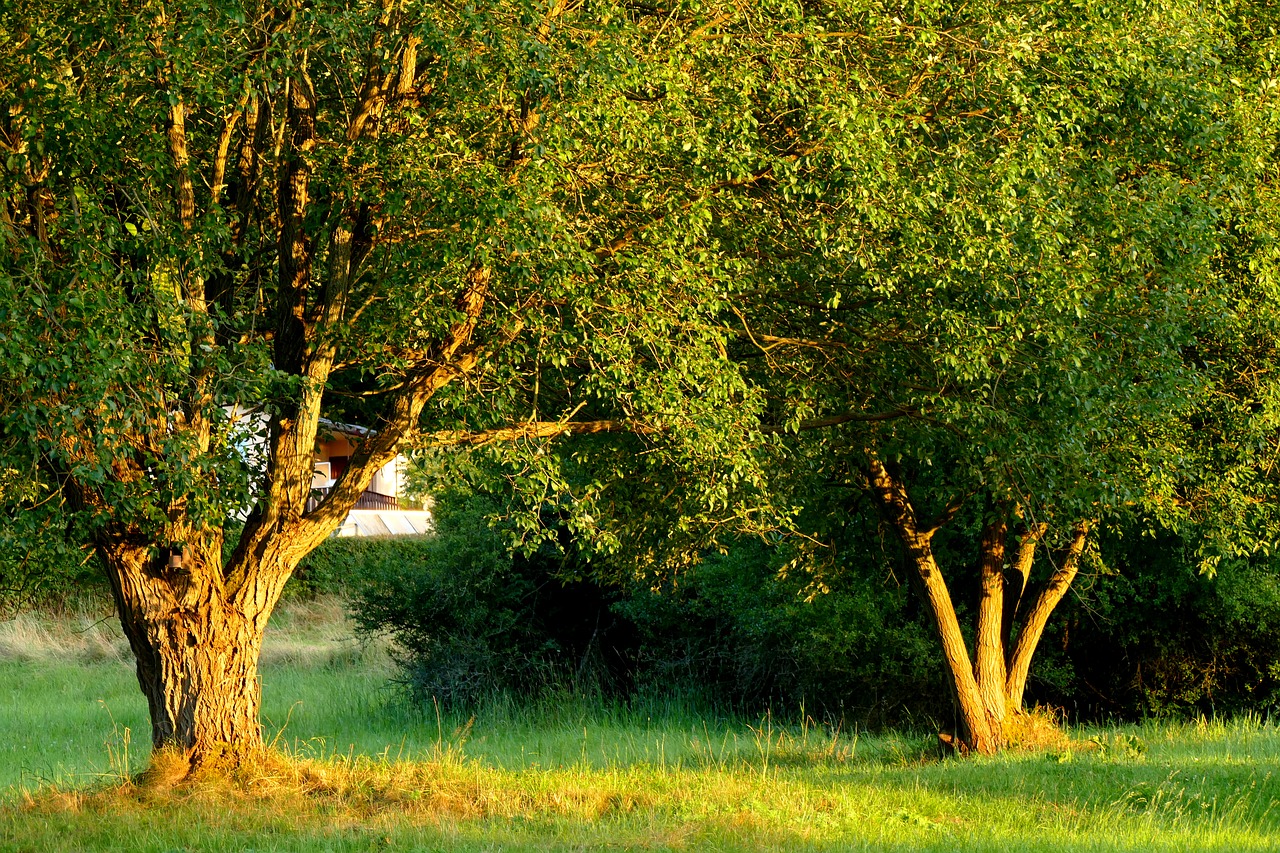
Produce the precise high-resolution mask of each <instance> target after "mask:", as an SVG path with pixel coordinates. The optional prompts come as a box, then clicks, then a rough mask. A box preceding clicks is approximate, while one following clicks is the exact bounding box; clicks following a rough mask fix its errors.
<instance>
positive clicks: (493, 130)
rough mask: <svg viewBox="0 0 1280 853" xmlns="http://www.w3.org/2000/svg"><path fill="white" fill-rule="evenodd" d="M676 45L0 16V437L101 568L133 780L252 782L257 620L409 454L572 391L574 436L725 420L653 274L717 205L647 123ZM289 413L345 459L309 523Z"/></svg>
mask: <svg viewBox="0 0 1280 853" xmlns="http://www.w3.org/2000/svg"><path fill="white" fill-rule="evenodd" d="M710 14H711V13H710V12H709V11H705V10H699V9H696V8H695V9H690V10H688V12H687V13H681V14H680V15H674V16H673V15H670V14H665V13H664V14H663V15H661V16H659V15H657V14H654V10H649V11H648V12H646V11H643V10H641V11H635V10H631V11H629V10H628V8H627V7H625V6H612V5H603V6H598V7H597V6H592V7H591V8H590V9H587V8H584V7H583V6H581V5H580V4H578V5H575V4H569V3H563V2H558V0H556V2H552V3H550V4H539V3H532V2H523V1H522V0H516V1H515V2H498V3H494V4H489V5H482V6H479V7H473V6H466V7H458V8H453V7H448V6H440V5H438V4H419V3H394V2H376V3H375V2H360V3H356V4H354V5H351V4H347V3H330V2H320V3H309V4H302V3H289V2H286V3H274V2H235V1H234V0H227V2H215V3H213V4H209V3H206V2H199V3H196V2H187V0H173V2H130V3H125V4H100V3H90V4H88V5H85V4H81V3H65V2H55V3H45V2H39V3H36V2H18V3H13V4H9V5H7V6H6V7H5V10H4V11H3V13H2V16H3V19H2V20H0V64H2V65H3V68H2V69H0V79H3V81H4V82H3V83H2V84H0V86H2V87H3V88H0V99H2V100H3V102H4V119H3V128H2V135H0V144H2V145H3V148H4V152H3V153H4V157H5V159H4V170H3V181H4V185H3V188H2V189H0V194H2V195H3V199H2V200H0V235H3V242H4V250H3V261H2V262H0V263H2V264H3V265H2V266H0V288H2V289H3V299H2V300H0V362H2V363H3V365H4V367H3V371H4V373H3V379H4V384H5V388H6V391H5V396H4V399H3V405H2V406H0V418H2V420H0V430H3V437H4V439H5V441H4V444H5V447H6V453H7V454H8V455H7V458H8V459H9V460H10V461H11V462H12V464H14V465H17V466H18V467H20V468H22V469H23V470H28V471H30V472H31V477H33V478H34V479H36V480H38V481H39V482H40V483H41V484H42V488H44V489H45V490H46V492H45V494H46V495H47V494H48V490H55V491H56V493H57V494H59V495H61V497H62V498H63V499H64V500H65V502H66V506H67V508H68V509H69V510H70V512H71V513H72V515H73V516H74V518H75V520H76V524H77V529H78V530H79V531H81V532H82V534H83V535H84V536H86V537H88V538H89V539H90V540H91V541H92V542H93V544H94V546H95V548H96V550H97V551H98V553H99V554H100V555H101V558H102V560H103V562H104V563H105V567H106V571H107V574H108V577H109V580H110V584H111V588H112V592H113V595H114V600H115V604H116V607H117V610H118V612H119V615H120V619H121V622H122V625H123V627H124V631H125V634H126V635H127V637H128V639H129V642H130V646H131V648H132V650H133V652H134V654H135V656H136V658H137V674H138V680H139V684H140V685H141V687H142V690H143V693H144V694H145V695H146V698H147V701H148V703H149V707H150V713H151V721H152V739H153V743H154V745H155V747H156V748H167V749H174V750H177V751H178V752H179V753H180V754H181V755H182V756H183V757H184V758H185V759H186V760H187V761H188V762H189V765H190V766H191V767H192V768H198V767H203V766H209V765H218V764H220V763H222V762H225V761H230V762H235V761H239V760H241V759H242V758H243V757H244V756H245V755H248V754H252V753H253V752H254V751H256V750H257V749H259V748H260V746H261V734H260V729H259V723H258V702H259V681H258V670H257V661H258V653H259V649H260V647H261V642H262V636H263V630H264V628H265V626H266V623H267V619H268V617H269V615H270V613H271V610H272V607H273V606H274V604H275V603H276V601H277V599H278V597H279V595H280V593H281V589H282V587H283V585H284V584H285V582H286V580H287V579H288V577H289V575H290V573H291V572H292V571H293V569H294V567H295V566H296V565H297V563H298V561H299V560H300V559H301V558H302V557H303V556H304V555H305V554H307V553H308V552H309V551H310V550H311V549H312V548H314V547H315V546H316V545H317V544H318V543H319V542H321V541H322V540H323V539H324V538H325V537H326V536H328V535H329V534H330V533H331V532H332V531H333V530H334V529H335V527H336V526H337V525H338V524H339V523H340V521H341V519H342V518H343V517H344V516H345V514H346V513H347V511H348V510H349V509H350V508H351V506H352V505H353V503H354V501H355V500H356V499H357V497H358V496H359V495H360V493H361V492H362V491H363V490H364V488H365V487H366V486H367V485H368V483H369V482H370V480H371V478H372V476H373V474H374V472H376V471H377V470H378V469H379V468H380V467H381V466H382V465H383V464H384V463H386V462H387V461H389V460H390V459H391V458H393V456H394V455H395V454H396V453H397V451H398V448H399V447H400V446H401V445H402V444H403V443H404V442H405V441H406V440H408V439H410V438H412V437H413V436H414V435H415V434H417V433H418V432H419V430H420V428H422V429H426V430H431V429H435V430H441V429H445V428H451V427H453V428H456V427H470V428H474V427H476V426H481V427H486V426H487V427H494V426H500V425H503V424H509V423H510V422H513V421H514V422H520V421H524V420H526V419H529V418H530V412H531V411H532V412H533V414H534V418H535V419H536V417H537V415H538V413H539V412H545V411H546V408H545V403H544V404H539V402H538V401H539V397H538V393H539V392H538V388H539V386H538V381H539V380H538V377H540V376H541V371H542V370H543V368H544V366H545V368H546V369H547V370H548V371H554V369H555V367H556V366H557V365H564V364H565V363H566V362H567V361H568V360H569V359H571V358H572V359H575V360H576V361H577V363H594V364H598V365H602V369H601V370H600V371H599V372H598V373H597V374H594V375H591V376H590V377H589V380H587V381H583V382H582V383H580V384H579V385H578V386H575V390H574V393H575V398H574V399H573V400H572V401H571V404H572V405H573V406H574V407H575V411H576V410H580V409H581V408H582V406H584V405H586V406H588V409H587V410H586V412H585V414H593V409H592V407H597V408H600V407H606V408H600V411H599V412H594V413H595V414H603V415H604V416H606V417H607V416H608V415H609V414H611V413H612V412H611V411H609V410H608V409H607V406H610V405H611V406H613V412H621V413H622V414H627V413H628V412H634V411H635V410H636V409H638V408H640V407H647V406H650V405H651V404H653V403H654V400H655V399H656V398H660V397H662V396H663V395H666V396H667V397H668V398H670V397H671V396H672V395H673V394H675V395H677V396H680V397H681V399H686V400H696V402H695V403H692V404H689V405H686V406H684V407H683V408H682V410H681V412H680V416H679V418H677V419H676V420H678V421H679V422H680V423H685V422H689V421H691V420H697V419H698V418H699V417H704V418H705V419H707V420H709V421H714V420H716V419H717V418H722V417H725V415H724V413H725V412H727V411H729V408H728V407H726V406H725V405H724V401H725V399H726V395H732V394H734V393H736V392H735V391H734V389H733V387H732V386H733V377H732V376H731V375H726V376H725V377H721V376H718V375H716V374H714V373H712V372H709V368H710V366H711V365H713V364H714V363H715V362H716V360H717V359H719V353H721V352H722V344H721V342H720V340H719V338H718V337H717V336H715V335H706V334H702V333H701V332H699V331H698V330H699V329H700V328H703V326H702V325H699V324H692V325H691V324H690V323H688V322H686V321H687V320H688V319H690V318H693V317H695V316H697V315H700V314H701V313H704V312H711V313H713V314H714V313H716V312H718V311H719V310H720V309H721V307H722V305H723V301H724V299H725V296H726V293H727V292H728V291H726V289H724V288H719V289H717V288H709V287H707V286H706V283H707V282H713V281H718V280H721V279H722V278H723V275H722V271H718V270H717V268H716V261H715V260H714V259H711V260H707V259H698V258H692V259H691V258H689V257H687V256H686V249H687V248H688V247H689V246H690V245H691V244H692V243H693V242H696V241H697V240H698V239H699V235H702V234H704V233H705V231H706V228H707V223H706V221H705V212H704V207H705V198H706V197H708V196H711V195H714V194H715V193H717V192H719V191H721V190H722V189H723V187H725V186H728V185H731V184H732V182H733V181H734V180H735V176H734V175H733V174H729V175H728V176H726V175H725V174H724V171H723V169H724V164H719V165H718V166H717V169H716V170H710V169H705V168H703V169H697V168H693V166H692V165H691V163H692V160H691V158H690V157H688V156H686V153H687V150H688V146H685V147H682V145H681V139H680V134H679V133H678V132H677V133H674V134H673V133H672V128H679V127H682V126H686V127H687V126H691V125H692V113H691V111H690V110H689V109H688V108H687V104H686V103H685V101H684V100H682V99H681V98H676V97H667V96H666V94H665V91H666V88H667V87H668V86H670V87H671V88H673V89H674V88H675V86H676V85H677V84H679V83H680V81H681V80H683V79H684V77H683V76H682V75H684V71H683V70H682V69H681V67H680V65H679V63H677V62H670V63H668V61H667V58H668V57H669V56H670V53H671V49H672V46H673V45H679V44H680V43H681V42H682V41H683V40H684V39H685V38H686V37H689V36H690V35H691V34H693V35H694V37H695V38H696V34H697V32H698V31H699V28H700V27H703V26H704V24H706V23H708V21H709V18H708V17H707V16H708V15H710ZM695 267H697V272H696V274H695V273H694V272H693V270H694V268H695ZM627 353H633V354H634V353H640V354H641V355H640V356H637V357H636V358H637V359H639V360H642V361H644V363H645V365H647V367H646V368H645V370H640V369H635V370H633V369H629V368H628V369H622V367H620V366H619V365H625V364H627V363H628V362H627V358H626V354H627ZM676 354H678V355H679V358H678V359H677V358H676V357H675V356H676ZM677 361H678V362H679V363H678V364H677V363H676V362H677ZM646 371H647V372H646ZM693 384H696V385H697V386H698V393H697V394H691V393H690V394H685V393H683V392H681V391H680V389H682V388H688V387H689V386H690V385H693ZM620 388H621V390H619V389H620ZM611 401H612V402H611ZM525 406H529V408H524V407H525ZM517 407H520V410H519V411H517ZM246 410H247V411H252V412H261V413H264V414H265V415H266V421H265V423H266V426H265V433H264V434H262V435H261V436H258V437H255V436H253V435H251V433H252V432H253V430H254V429H255V426H254V425H255V424H257V423H259V422H260V421H261V419H259V418H242V417H238V415H239V414H240V413H243V412H244V411H246ZM658 411H660V410H658ZM699 412H701V415H699ZM556 414H558V413H556ZM322 415H325V416H328V417H343V418H351V419H357V420H358V421H359V422H361V423H365V424H368V425H369V426H371V427H373V428H374V430H375V431H374V432H371V433H370V435H369V436H368V438H367V439H366V440H365V441H363V442H362V443H361V444H360V446H359V447H358V449H357V450H356V452H355V454H354V455H353V457H352V459H351V462H350V464H349V466H348V468H347V469H346V471H345V472H344V473H343V475H342V476H341V477H340V478H339V480H338V482H337V484H336V485H335V487H334V488H333V490H332V491H331V492H330V493H329V495H328V496H327V497H325V498H324V499H323V500H321V501H319V503H318V505H317V506H315V508H314V509H310V510H308V509H307V502H308V499H309V498H310V497H311V488H310V482H311V471H312V466H313V458H314V457H313V449H314V446H315V442H316V438H317V433H318V430H319V429H320V418H321V416H322ZM424 418H425V419H426V422H425V423H424ZM677 426H678V424H677ZM678 432H679V430H678V429H675V430H673V433H678ZM256 440H260V441H261V442H262V443H263V444H262V446H263V447H265V454H264V455H265V463H264V466H265V467H264V470H258V469H257V468H256V467H255V466H254V464H252V462H251V460H249V459H247V458H246V456H248V455H252V454H247V453H246V451H245V448H246V446H252V445H253V444H254V442H255V441H256ZM237 533H238V535H237Z"/></svg>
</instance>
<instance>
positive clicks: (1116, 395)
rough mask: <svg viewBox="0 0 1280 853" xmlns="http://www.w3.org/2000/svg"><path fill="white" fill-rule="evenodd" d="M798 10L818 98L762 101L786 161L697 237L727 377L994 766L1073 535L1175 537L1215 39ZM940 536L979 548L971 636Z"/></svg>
mask: <svg viewBox="0 0 1280 853" xmlns="http://www.w3.org/2000/svg"><path fill="white" fill-rule="evenodd" d="M823 8H824V10H826V11H827V13H828V14H827V19H826V20H825V21H824V26H825V27H826V28H827V32H826V34H825V36H824V37H822V38H818V37H817V36H816V34H812V33H811V34H810V36H809V37H810V39H811V40H812V42H811V43H812V45H813V47H812V50H813V51H814V53H815V55H817V56H819V57H821V59H822V65H821V70H817V69H814V70H813V71H812V73H811V75H806V74H805V73H803V72H794V73H793V74H792V75H791V76H785V75H777V76H771V75H773V73H774V71H775V69H774V68H771V69H770V73H765V72H763V71H762V72H760V73H759V74H758V75H757V76H758V88H757V90H756V94H755V99H756V100H757V101H758V102H761V103H766V102H768V99H769V98H775V99H778V100H781V101H784V102H786V103H788V106H789V107H790V109H789V110H786V111H783V110H779V109H775V110H774V111H773V112H774V113H775V114H779V115H785V116H786V119H785V121H786V122H787V123H788V126H789V127H790V129H791V134H792V136H793V138H794V140H795V141H794V143H793V148H794V149H795V150H797V151H799V152H802V153H801V155H800V156H799V157H797V158H795V159H794V160H793V161H790V162H789V163H788V164H786V165H785V167H784V164H783V163H781V162H780V163H777V164H776V165H775V166H774V167H773V169H772V171H771V173H770V175H771V181H773V182H774V183H775V185H776V186H777V187H778V188H779V189H778V191H770V192H765V191H761V192H759V193H758V194H757V195H756V196H755V201H756V206H755V207H754V208H753V209H752V210H750V211H749V212H742V213H739V212H726V214H725V216H724V226H723V228H722V229H721V230H720V231H718V232H717V234H719V235H720V236H721V237H722V239H723V240H724V241H725V242H726V244H730V245H733V246H734V247H735V248H736V249H737V250H738V251H739V252H740V253H741V255H742V256H743V257H747V258H751V259H752V262H753V279H754V287H755V289H754V290H753V291H750V292H748V293H747V294H744V298H743V299H742V300H740V301H738V302H737V303H735V305H734V315H733V316H732V317H730V318H729V320H728V322H727V325H729V326H730V327H732V329H733V331H734V332H735V335H736V338H737V341H736V343H735V344H734V345H733V346H731V347H730V355H731V356H733V357H734V358H735V359H736V360H737V362H738V363H739V364H740V365H742V369H743V371H744V375H745V376H746V377H748V378H749V380H750V381H751V382H753V383H754V384H755V385H756V386H757V387H759V388H761V389H764V393H765V394H766V395H768V396H769V397H770V398H771V403H770V405H769V406H768V407H766V410H765V413H764V419H765V422H766V423H774V424H779V423H781V424H786V425H788V426H789V427H790V428H792V429H793V430H794V431H795V438H794V439H792V440H788V441H786V442H784V445H785V446H789V447H790V448H791V451H790V452H791V454H792V456H791V458H792V460H793V464H791V465H785V466H783V467H782V468H781V471H782V472H784V473H782V476H780V477H778V478H776V479H775V482H776V483H778V489H779V491H785V490H786V489H787V488H789V487H790V488H795V487H796V486H795V484H798V483H804V482H806V481H808V482H810V483H813V484H814V485H811V486H808V487H807V488H808V489H809V490H810V492H809V497H812V496H813V491H812V490H814V489H821V488H841V487H846V488H857V489H864V490H866V491H867V492H869V494H870V495H871V497H872V498H873V500H874V502H875V504H876V505H878V506H879V507H880V510H881V511H882V513H883V517H884V519H885V523H886V525H887V526H888V528H889V529H890V530H892V531H893V532H894V533H895V534H896V536H897V538H898V539H899V540H900V542H901V545H902V548H903V550H904V552H905V555H906V562H907V565H908V567H909V571H910V572H911V573H912V574H913V575H914V585H916V586H917V587H918V589H919V591H920V593H921V594H922V596H923V598H924V600H925V602H926V604H927V608H928V611H929V613H930V614H931V617H932V620H933V622H934V624H935V627H936V630H937V633H938V637H939V640H940V644H941V650H942V655H941V663H942V666H943V668H944V670H945V671H946V673H947V675H948V679H949V681H950V683H951V685H952V688H953V693H954V696H955V699H956V701H957V709H958V717H959V723H960V731H959V732H958V733H957V735H958V745H959V746H960V747H961V748H962V749H964V750H966V751H977V752H984V753H985V752H992V751H995V750H998V749H999V748H1001V746H1002V744H1003V742H1004V734H1003V727H1004V724H1005V722H1006V720H1007V719H1008V717H1009V715H1010V714H1012V713H1014V712H1016V711H1018V710H1020V708H1021V703H1022V698H1023V692H1024V689H1025V686H1026V682H1027V677H1028V670H1029V666H1030V662H1031V658H1032V654H1033V653H1034V651H1035V647H1036V645H1037V643H1038V640H1039V638H1040V636H1041V633H1042V631H1043V629H1044V626H1045V621H1046V619H1047V617H1048V615H1049V613H1050V612H1051V611H1052V609H1053V607H1054V606H1055V604H1056V603H1057V602H1058V601H1059V600H1060V599H1061V598H1062V596H1063V595H1064V594H1065V593H1066V591H1067V590H1068V588H1069V586H1070V584H1071V582H1072V580H1073V578H1074V576H1075V574H1076V573H1077V571H1078V570H1079V566H1080V560H1081V555H1082V554H1083V553H1085V548H1086V547H1087V538H1088V533H1089V529H1090V526H1091V525H1093V524H1095V523H1097V522H1098V521H1100V520H1105V519H1106V518H1108V517H1109V516H1112V515H1113V514H1115V513H1134V514H1137V515H1138V516H1139V517H1141V518H1146V519H1156V518H1161V517H1163V518H1165V519H1169V518H1173V517H1175V516H1177V515H1178V514H1179V513H1180V512H1182V511H1183V509H1184V508H1183V506H1182V502H1183V499H1184V497H1185V496H1184V494H1183V492H1182V491H1181V490H1182V489H1184V487H1185V484H1186V483H1187V482H1188V478H1189V477H1191V476H1197V475H1198V472H1196V471H1193V470H1192V464H1191V458H1190V456H1189V455H1188V454H1187V453H1186V452H1185V448H1186V447H1187V439H1188V435H1189V433H1190V431H1191V429H1192V428H1193V420H1192V414H1193V412H1195V411H1199V410H1200V407H1201V406H1202V405H1203V404H1204V402H1205V401H1206V399H1207V394H1208V393H1209V391H1210V388H1211V386H1212V384H1213V383H1214V382H1215V381H1216V380H1215V378H1214V377H1213V376H1212V375H1211V374H1209V373H1206V372H1205V371H1203V370H1201V369H1200V368H1199V366H1198V365H1197V364H1196V363H1195V361H1194V358H1192V357H1191V350H1192V349H1193V348H1194V346H1195V344H1196V341H1197V339H1198V338H1197V335H1198V334H1200V333H1202V332H1203V330H1204V329H1205V328H1206V327H1207V324H1209V323H1210V322H1211V321H1213V320H1214V318H1215V317H1220V316H1221V315H1222V314H1223V312H1230V311H1231V310H1233V306H1231V305H1230V304H1229V302H1228V300H1226V299H1224V298H1223V294H1222V291H1221V289H1220V288H1219V287H1218V284H1217V282H1216V279H1215V276H1214V273H1213V271H1212V268H1211V263H1210V260H1211V258H1212V257H1213V255H1214V253H1215V252H1216V251H1217V246H1218V245H1219V238H1220V236H1221V225H1222V219H1221V217H1220V210H1221V206H1222V204H1223V203H1224V199H1225V198H1226V195H1225V193H1229V192H1230V187H1231V186H1232V182H1233V181H1235V180H1238V179H1239V177H1240V174H1241V173H1238V172H1233V171H1232V170H1233V168H1234V166H1233V160H1234V159H1235V151H1234V150H1233V148H1232V146H1234V145H1235V144H1236V142H1237V140H1236V138H1235V137H1234V136H1233V131H1232V130H1231V127H1230V124H1231V118H1230V110H1229V108H1228V99H1227V98H1226V97H1225V93H1226V92H1227V90H1228V86H1229V84H1228V81H1227V80H1226V79H1225V78H1224V77H1223V75H1222V74H1221V72H1220V62H1221V57H1220V56H1219V55H1217V54H1216V53H1215V51H1216V50H1217V49H1219V48H1220V47H1223V46H1225V45H1227V44H1228V43H1229V40H1228V39H1227V38H1226V32H1227V29H1226V27H1225V25H1224V24H1225V22H1224V20H1223V19H1220V18H1219V17H1217V15H1216V12H1214V11H1211V10H1202V9H1199V8H1197V7H1195V6H1194V5H1193V4H1177V3H1171V4H1155V5H1145V4H1120V5H1119V6H1117V5H1116V4H1100V3H1099V4H1094V3H1083V4H1073V5H1071V6H1070V7H1066V6H1062V5H1060V4H1039V5H1031V6H1019V7H1016V8H1012V7H999V6H995V5H992V6H985V5H982V4H979V5H978V6H966V7H965V8H964V9H963V10H960V9H958V8H952V7H950V6H948V5H947V4H933V5H930V4H925V5H921V6H917V7H913V8H912V10H911V11H910V12H909V13H908V12H903V11H902V10H890V9H880V8H878V9H872V10H868V9H866V8H859V9H857V10H853V9H845V8H842V7H837V6H836V5H834V4H833V5H832V6H824V7H823ZM835 69H839V70H838V72H836V73H833V71H834V70H835ZM779 79H781V80H783V81H786V82H785V83H784V82H778V80H779ZM813 427H825V430H823V431H822V432H820V433H819V432H813V431H811V429H812V428H813ZM1196 464H1198V463H1196ZM805 502H806V495H805V493H804V489H803V488H800V489H798V490H797V493H796V496H795V497H794V498H793V499H792V503H795V504H804V503H805ZM957 529H958V530H957ZM940 531H946V532H947V533H948V534H952V532H953V531H957V532H958V533H959V534H961V535H965V534H967V535H969V536H971V538H972V541H973V542H974V544H975V545H976V546H977V547H976V549H975V550H976V553H974V554H973V556H972V559H973V560H974V562H976V563H977V565H978V567H979V572H978V574H979V576H980V578H981V581H980V584H979V589H978V590H976V592H977V606H976V608H975V612H976V625H975V626H974V629H973V630H972V631H966V630H964V629H962V627H961V625H960V622H959V619H958V618H957V608H956V607H955V606H954V603H953V599H952V594H953V591H952V590H951V589H949V588H948V585H947V581H946V578H947V577H949V576H951V575H952V571H953V569H955V567H954V566H952V567H948V566H945V565H940V564H939V560H938V559H937V556H936V554H935V550H934V548H933V543H934V541H935V539H936V537H937V535H938V534H939V532H940ZM950 550H951V551H952V552H953V553H954V547H953V548H952V549H950ZM1033 565H1043V566H1044V567H1045V568H1044V569H1043V570H1041V571H1040V572H1039V573H1040V574H1042V575H1043V576H1044V577H1043V581H1042V582H1040V583H1037V578H1036V577H1035V576H1033V573H1032V567H1033Z"/></svg>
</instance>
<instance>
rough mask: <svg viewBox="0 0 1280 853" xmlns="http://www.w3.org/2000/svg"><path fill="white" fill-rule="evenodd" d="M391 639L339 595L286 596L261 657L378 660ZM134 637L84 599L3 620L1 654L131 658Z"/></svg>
mask: <svg viewBox="0 0 1280 853" xmlns="http://www.w3.org/2000/svg"><path fill="white" fill-rule="evenodd" d="M385 655H386V643H385V642H383V641H379V640H377V639H365V638H359V637H357V636H356V632H355V623H354V622H353V621H352V620H351V618H350V615H349V614H348V613H347V605H346V601H345V600H344V599H342V598H341V597H339V596H319V597H316V598H308V599H305V600H297V599H291V600H286V601H283V602H281V604H280V606H279V607H277V608H276V612H275V613H274V614H273V615H272V617H271V623H270V625H269V626H268V627H267V634H266V637H265V638H264V640H263V647H262V657H261V663H263V664H264V665H277V664H284V665H292V666H298V667H303V668H306V667H314V666H327V665H331V664H335V663H346V662H350V661H352V660H356V659H359V660H361V661H363V662H364V663H366V664H368V663H376V662H377V661H378V659H379V658H380V657H385ZM130 659H131V653H130V651H129V643H128V641H127V640H126V639H125V637H124V634H123V633H122V632H121V630H120V623H119V621H118V620H117V619H116V616H115V613H114V611H112V609H111V607H110V606H109V604H106V603H101V602H99V603H93V602H81V603H78V604H75V605H73V606H71V607H68V608H65V609H61V610H35V611H27V612H23V613H19V614H18V615H16V616H15V617H14V618H12V619H7V620H4V621H2V622H0V660H8V661H25V662H32V663H42V662H51V661H60V662H64V663H67V662H77V663H94V662H99V661H117V660H119V661H128V660H130Z"/></svg>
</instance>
